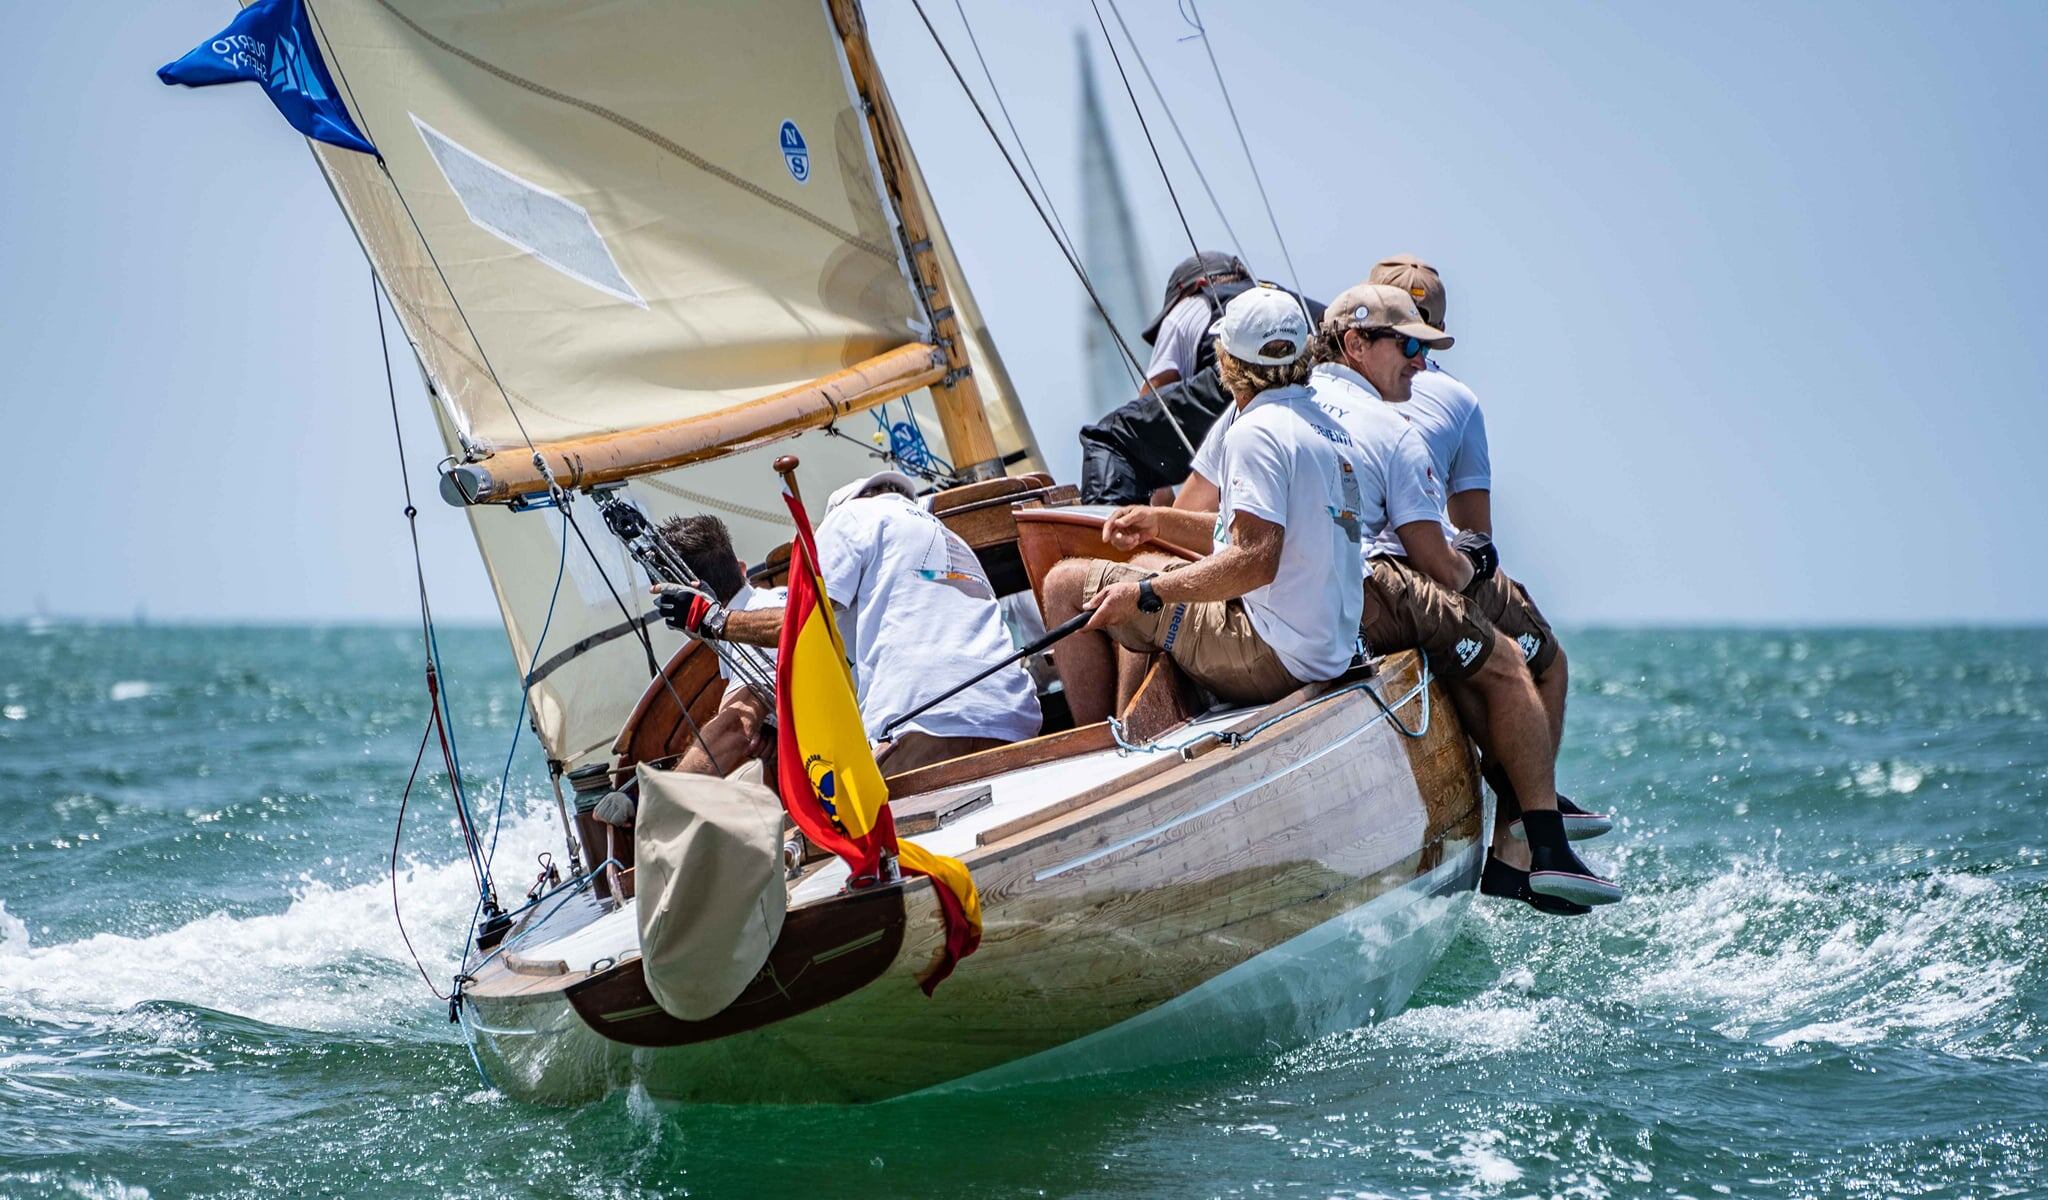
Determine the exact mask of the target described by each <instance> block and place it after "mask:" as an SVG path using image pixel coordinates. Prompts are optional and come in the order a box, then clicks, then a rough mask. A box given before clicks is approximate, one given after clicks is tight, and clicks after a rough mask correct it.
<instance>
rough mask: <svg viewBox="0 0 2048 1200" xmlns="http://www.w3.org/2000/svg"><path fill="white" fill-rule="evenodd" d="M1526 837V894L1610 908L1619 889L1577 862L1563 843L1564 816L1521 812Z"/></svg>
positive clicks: (1565, 842) (1570, 846)
mask: <svg viewBox="0 0 2048 1200" xmlns="http://www.w3.org/2000/svg"><path fill="white" fill-rule="evenodd" d="M1522 820H1523V822H1524V823H1525V824H1527V826H1528V833H1529V890H1530V891H1532V892H1535V893H1536V894H1538V895H1540V896H1555V897H1557V898H1558V899H1560V900H1570V901H1572V902H1574V903H1577V904H1613V903H1614V902H1615V901H1617V900H1619V899H1621V889H1620V888H1618V887H1616V886H1615V885H1614V884H1613V883H1612V882H1610V881H1609V880H1606V879H1603V878H1602V877H1600V876H1599V875H1597V874H1595V873H1594V871H1593V868H1591V867H1589V866H1587V865H1586V864H1585V863H1583V862H1580V861H1579V856H1578V855H1576V854H1574V853H1572V845H1571V843H1570V842H1569V841H1567V840H1565V833H1564V814H1562V813H1556V812H1525V813H1523V814H1522Z"/></svg>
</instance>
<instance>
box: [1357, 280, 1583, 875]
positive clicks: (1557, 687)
mask: <svg viewBox="0 0 2048 1200" xmlns="http://www.w3.org/2000/svg"><path fill="white" fill-rule="evenodd" d="M1366 280H1367V282H1369V283H1381V284H1387V285H1389V286H1392V287H1397V288H1400V289H1401V290H1402V291H1405V292H1407V293H1408V295H1409V296H1410V298H1412V299H1413V300H1414V301H1415V307H1416V310H1417V311H1418V312H1420V313H1421V314H1422V318H1423V320H1424V321H1426V322H1428V323H1429V324H1431V325H1435V326H1437V327H1439V328H1447V326H1445V324H1444V311H1445V307H1446V296H1445V289H1444V283H1443V277H1442V276H1441V275H1440V274H1439V273H1438V272H1437V269H1436V268H1435V267H1432V266H1430V265H1429V264H1428V263H1426V262H1424V261H1423V260H1421V259H1420V258H1417V257H1415V256H1413V255H1407V254H1397V255H1394V256H1392V257H1389V258H1385V259H1382V260H1380V262H1379V263H1377V264H1375V265H1374V267H1373V269H1372V272H1371V273H1370V274H1369V275H1367V276H1366ZM1409 387H1410V395H1409V398H1408V400H1407V401H1405V402H1403V403H1397V404H1393V405H1391V408H1392V410H1393V411H1394V412H1395V413H1397V414H1399V415H1400V416H1402V417H1403V418H1405V419H1406V420H1407V421H1408V423H1409V424H1410V425H1411V426H1413V427H1414V429H1415V432H1416V433H1418V434H1419V435H1421V437H1422V440H1423V443H1424V444H1425V445H1426V446H1427V447H1428V448H1429V456H1430V462H1431V465H1432V466H1433V467H1435V469H1436V473H1437V478H1439V479H1441V480H1442V481H1443V482H1444V491H1445V497H1444V499H1445V518H1446V520H1445V536H1447V537H1450V538H1451V539H1452V545H1453V546H1454V547H1456V548H1458V549H1460V550H1463V551H1464V552H1465V553H1466V554H1467V555H1468V556H1470V557H1471V558H1472V561H1473V565H1474V567H1475V568H1476V573H1475V574H1474V576H1473V581H1472V583H1471V585H1470V586H1469V587H1468V589H1467V592H1466V594H1467V596H1468V597H1469V598H1470V599H1471V600H1472V601H1473V602H1474V603H1475V604H1477V605H1478V606H1479V610H1480V611H1481V612H1482V613H1484V614H1485V615H1486V618H1487V620H1489V621H1491V622H1493V625H1494V627H1495V628H1496V629H1498V630H1500V632H1501V633H1503V634H1505V635H1507V637H1508V639H1509V640H1510V641H1512V642H1514V643H1515V647H1516V649H1517V650H1518V651H1519V652H1520V653H1521V656H1522V661H1523V662H1525V663H1527V664H1528V667H1529V674H1530V677H1531V678H1532V679H1534V680H1535V681H1536V692H1537V694H1538V695H1539V696H1541V697H1542V699H1543V713H1544V717H1545V719H1546V720H1547V721H1548V722H1549V725H1550V741H1551V752H1552V753H1553V754H1555V753H1557V751H1558V750H1559V748H1560V747H1561V746H1562V744H1563V740H1564V716H1565V693H1566V690H1567V686H1568V672H1567V667H1566V662H1565V654H1564V647H1563V646H1562V645H1561V644H1560V643H1559V642H1558V639H1557V635H1556V634H1555V633H1554V632H1553V631H1552V630H1551V627H1550V622H1549V621H1548V620H1546V619H1545V618H1544V616H1543V613H1542V612H1541V611H1540V610H1539V609H1538V608H1537V607H1536V604H1535V602H1534V601H1533V600H1531V599H1530V598H1529V591H1528V588H1527V587H1525V586H1524V585H1523V584H1522V583H1521V582H1520V581H1519V580H1516V579H1511V578H1509V577H1508V574H1507V572H1505V571H1502V570H1500V569H1499V561H1500V556H1499V551H1498V548H1497V547H1496V545H1495V544H1494V541H1493V506H1492V498H1493V464H1492V457H1491V453H1490V450H1489V447H1488V444H1487V435H1486V417H1485V414H1484V412H1483V411H1482V410H1481V408H1480V406H1479V398H1478V397H1477V396H1476V395H1474V394H1473V392H1472V389H1471V388H1469V387H1467V386H1466V385H1465V384H1464V383H1462V382H1461V381H1459V380H1458V379H1457V378H1456V377H1455V376H1453V375H1452V374H1451V373H1450V372H1449V371H1446V370H1444V368H1443V366H1442V365H1441V364H1440V363H1438V362H1437V361H1436V359H1435V358H1434V357H1430V358H1426V359H1425V360H1424V363H1423V369H1422V370H1420V371H1418V372H1416V373H1415V375H1414V377H1413V378H1412V379H1411V380H1410V381H1409ZM1369 553H1370V554H1372V555H1375V556H1379V555H1393V556H1397V557H1398V556H1401V555H1403V554H1404V553H1405V552H1404V550H1403V549H1402V547H1401V544H1400V540H1399V539H1398V538H1390V537H1381V538H1380V539H1379V541H1377V542H1375V543H1374V544H1373V546H1372V548H1371V550H1370V551H1369ZM1483 719H1484V714H1483V713H1474V714H1468V715H1467V717H1466V728H1467V729H1468V730H1469V731H1473V732H1474V736H1475V737H1479V736H1480V735H1483V733H1484V724H1483ZM1480 770H1481V773H1482V774H1483V775H1484V776H1485V778H1486V782H1487V784H1488V785H1489V786H1491V787H1492V788H1493V791H1494V794H1495V795H1496V796H1498V797H1499V798H1500V806H1499V810H1498V814H1497V817H1498V819H1497V820H1496V822H1495V826H1494V845H1493V855H1494V857H1493V858H1492V859H1490V860H1489V861H1488V863H1487V873H1486V876H1485V878H1484V880H1483V882H1482V884H1481V890H1482V891H1483V892H1485V893H1487V894H1488V895H1496V896H1507V897H1510V898H1516V899H1526V896H1524V895H1523V893H1524V891H1525V890H1526V879H1525V878H1524V876H1525V874H1526V872H1527V871H1528V868H1529V854H1528V849H1527V847H1526V846H1525V845H1524V844H1523V842H1522V840H1521V839H1522V833H1523V830H1522V826H1521V822H1520V816H1521V810H1520V806H1519V805H1518V804H1517V802H1516V797H1515V791H1514V786H1513V783H1512V782H1511V781H1510V780H1509V779H1508V776H1507V772H1506V771H1503V770H1502V769H1501V767H1500V764H1499V762H1497V761H1495V760H1494V759H1493V758H1492V757H1491V756H1488V757H1486V758H1483V759H1482V760H1481V763H1480ZM1557 807H1558V811H1559V812H1560V813H1562V814H1563V815H1564V823H1565V832H1566V833H1567V834H1568V835H1569V836H1570V837H1571V838H1572V840H1574V841H1580V840H1584V839H1587V838H1592V837H1598V836H1599V835H1600V834H1603V833H1606V832H1607V831H1608V830H1610V829H1612V828H1613V821H1612V819H1611V818H1609V817H1608V815H1607V814H1605V813H1592V812H1587V811H1586V810H1584V809H1582V808H1580V807H1579V806H1578V805H1576V804H1573V803H1572V801H1571V800H1570V799H1569V798H1568V797H1566V796H1563V795H1559V796H1558V798H1557Z"/></svg>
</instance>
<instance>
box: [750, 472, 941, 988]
mask: <svg viewBox="0 0 2048 1200" xmlns="http://www.w3.org/2000/svg"><path fill="white" fill-rule="evenodd" d="M782 498H783V500H784V502H785V503H787V504H788V505H789V513H790V516H791V517H792V518H794V519H795V521H796V541H795V543H794V544H793V545H792V546H791V547H790V555H789V599H788V602H787V604H786V605H785V606H784V608H783V613H782V640H781V643H780V645H779V647H778V650H777V655H776V667H775V675H776V679H775V684H776V686H775V715H776V726H777V730H776V774H777V777H778V782H779V783H780V784H781V785H782V789H781V790H782V803H783V806H784V807H785V808H787V809H788V810H789V815H790V817H791V818H792V819H793V820H795V821H796V824H797V828H799V829H801V830H803V831H804V834H805V836H807V837H809V838H810V839H811V840H812V841H814V842H816V843H817V844H818V845H820V846H823V847H824V848H825V849H827V850H830V851H831V852H832V853H834V854H837V855H838V856H839V857H841V858H843V859H845V860H846V866H847V870H848V872H849V873H850V874H849V877H848V880H849V884H850V885H851V886H853V887H856V888H858V887H865V886H868V885H870V884H872V883H874V882H875V880H876V879H877V878H878V877H879V875H880V873H881V868H882V860H883V859H884V858H885V857H886V856H888V855H891V854H893V855H895V856H896V861H897V866H898V867H899V868H900V869H901V870H903V871H905V872H908V873H910V874H914V875H925V876H928V877H930V879H931V881H932V891H933V892H934V893H935V894H936V895H937V896H938V898H939V907H940V908H941V909H942V910H944V912H945V917H946V949H945V953H944V954H943V955H942V956H941V957H940V959H939V962H938V964H937V965H936V966H934V967H933V968H932V970H931V971H929V972H928V973H926V975H925V976H924V977H923V978H922V979H920V980H919V981H918V982H919V983H920V984H921V985H922V986H923V987H924V990H925V994H926V995H930V994H931V991H932V989H933V988H935V987H937V986H938V985H939V984H940V983H941V982H942V981H943V980H944V979H945V978H946V976H948V975H951V974H952V973H953V968H954V966H956V965H957V964H958V963H959V961H960V960H961V959H963V958H965V957H967V956H968V955H970V954H972V953H974V950H975V947H977V946H979V945H980V944H981V894H980V893H979V892H978V891H977V890H976V889H975V886H974V878H973V876H971V875H969V874H968V872H967V866H966V864H965V863H962V862H961V861H960V860H959V859H957V858H947V857H946V856H944V855H941V854H933V853H931V852H930V851H928V850H926V849H924V848H923V847H922V846H919V845H918V844H917V843H915V842H911V841H901V842H899V841H898V840H897V837H896V821H895V818H894V817H893V816H892V815H891V814H890V812H889V791H888V788H887V787H886V786H885V785H884V784H883V782H882V769H881V768H880V767H878V766H876V765H875V753H874V750H873V748H871V747H870V746H869V745H868V735H867V729H866V728H865V726H864V725H863V723H862V721H861V717H860V704H859V702H858V701H857V700H856V698H855V697H856V692H855V691H854V686H853V670H852V668H851V667H849V666H848V665H847V655H846V643H845V642H844V641H843V640H841V638H840V636H839V625H838V623H837V622H836V621H834V620H833V619H832V605H831V603H830V601H829V600H827V598H826V596H825V583H824V580H823V579H822V578H821V577H820V576H819V574H818V547H817V542H816V540H815V539H814V538H813V536H812V534H811V521H810V518H809V517H808V516H807V515H805V513H804V507H803V503H802V502H801V501H799V500H798V499H797V498H796V496H795V495H794V494H793V493H792V492H791V491H790V490H789V489H788V488H787V487H786V486H785V487H784V488H783V492H782Z"/></svg>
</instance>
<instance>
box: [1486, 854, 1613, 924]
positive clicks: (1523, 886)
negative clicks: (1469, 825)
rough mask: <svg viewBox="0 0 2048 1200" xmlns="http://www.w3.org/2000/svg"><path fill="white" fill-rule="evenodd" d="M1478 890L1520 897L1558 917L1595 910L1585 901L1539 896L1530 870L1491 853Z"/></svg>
mask: <svg viewBox="0 0 2048 1200" xmlns="http://www.w3.org/2000/svg"><path fill="white" fill-rule="evenodd" d="M1479 893H1480V894H1481V895H1483V896H1499V897H1500V898H1501V899H1503V900H1520V901H1521V902H1522V903H1524V904H1527V905H1528V906H1529V907H1530V908H1533V909H1535V910H1536V911H1537V912H1541V913H1549V914H1550V915H1551V916H1555V917H1583V916H1585V915H1586V914H1587V913H1589V912H1592V911H1593V910H1592V909H1591V908H1589V907H1587V906H1586V905H1584V904H1574V903H1572V902H1571V901H1569V900H1560V899H1558V898H1557V897H1555V896H1543V895H1538V894H1537V893H1535V892H1532V891H1530V890H1529V873H1528V872H1527V871H1524V870H1521V869H1520V868H1518V867H1511V866H1509V865H1507V864H1506V863H1504V862H1502V861H1501V860H1499V859H1497V858H1495V857H1493V856H1492V855H1491V854H1489V855H1487V856H1486V870H1485V871H1484V872H1482V873H1481V874H1480V876H1479Z"/></svg>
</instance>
